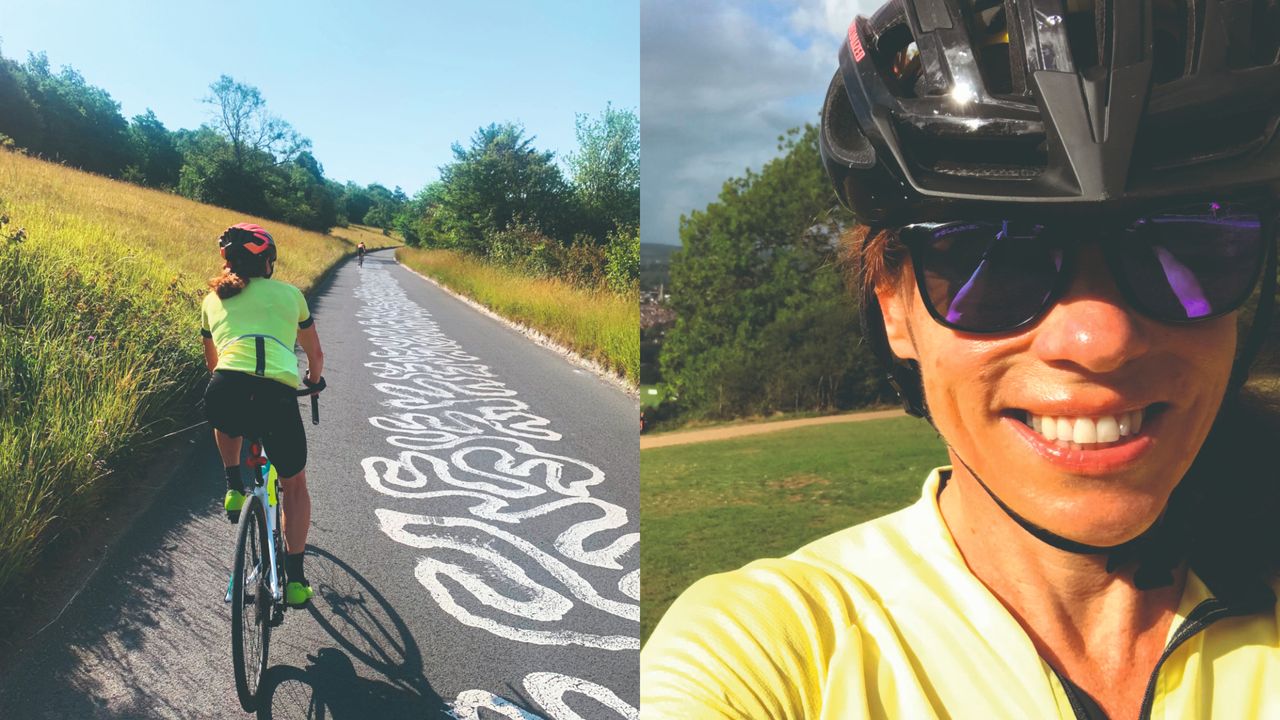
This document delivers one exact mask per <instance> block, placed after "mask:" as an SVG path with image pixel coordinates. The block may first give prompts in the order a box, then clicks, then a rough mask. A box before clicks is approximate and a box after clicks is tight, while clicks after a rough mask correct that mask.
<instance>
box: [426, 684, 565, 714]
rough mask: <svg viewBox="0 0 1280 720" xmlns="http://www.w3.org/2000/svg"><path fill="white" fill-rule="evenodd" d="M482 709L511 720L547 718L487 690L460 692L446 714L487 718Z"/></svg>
mask: <svg viewBox="0 0 1280 720" xmlns="http://www.w3.org/2000/svg"><path fill="white" fill-rule="evenodd" d="M481 710H489V711H491V713H497V714H499V715H501V716H502V717H504V718H510V719H511V720H547V719H546V718H543V717H540V716H538V715H534V714H533V713H531V712H529V711H527V710H524V709H522V708H520V707H519V706H517V705H516V704H514V703H512V702H511V701H510V700H506V699H503V698H500V697H498V696H497V695H494V694H493V693H491V692H488V691H485V690H466V691H463V692H461V693H459V694H458V699H457V700H454V701H453V706H452V707H451V708H449V711H448V712H447V713H445V714H446V715H448V716H449V717H451V718H455V719H456V720H485V719H484V718H481V717H480V711H481Z"/></svg>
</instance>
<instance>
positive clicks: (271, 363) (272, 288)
mask: <svg viewBox="0 0 1280 720" xmlns="http://www.w3.org/2000/svg"><path fill="white" fill-rule="evenodd" d="M311 322H312V321H311V311H310V310H309V309H308V308H307V299H306V298H305V297H304V296H303V295H302V291H301V290H299V289H298V288H296V287H294V286H292V285H290V284H289V283H286V282H281V281H279V280H272V279H270V278H261V277H258V278H252V279H251V280H249V284H248V285H246V286H245V288H244V289H243V290H241V291H240V292H239V293H237V294H235V295H233V296H231V297H229V298H227V299H226V300H223V299H222V298H220V297H218V295H217V293H209V294H208V295H206V296H205V298H204V302H203V303H202V304H201V306H200V334H201V335H203V336H204V337H207V338H212V339H213V344H214V346H216V347H217V348H218V367H217V368H215V369H216V370H236V371H238V372H243V373H249V374H251V375H258V376H259V377H266V378H270V379H272V380H276V381H279V382H282V383H284V384H285V385H288V386H289V387H291V388H293V387H298V384H299V382H300V379H299V378H298V356H297V355H296V354H295V353H294V350H293V348H294V345H295V344H296V343H297V340H298V330H299V329H300V328H306V327H309V326H310V325H311Z"/></svg>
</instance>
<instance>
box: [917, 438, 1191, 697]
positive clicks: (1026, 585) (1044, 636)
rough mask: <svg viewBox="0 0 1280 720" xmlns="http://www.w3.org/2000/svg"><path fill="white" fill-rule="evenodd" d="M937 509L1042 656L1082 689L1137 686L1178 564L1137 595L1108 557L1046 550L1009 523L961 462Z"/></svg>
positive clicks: (1173, 594) (1162, 632)
mask: <svg viewBox="0 0 1280 720" xmlns="http://www.w3.org/2000/svg"><path fill="white" fill-rule="evenodd" d="M954 467H955V471H954V472H953V474H952V476H951V478H950V480H949V481H948V482H947V484H946V486H945V488H944V490H943V492H942V495H941V497H940V499H939V505H940V507H941V510H942V516H943V519H944V520H945V521H946V524H947V527H948V528H949V530H950V531H951V536H952V537H953V538H954V540H955V543H956V546H957V547H958V548H959V550H960V554H961V555H962V556H963V557H964V560H965V563H966V564H967V565H968V566H969V569H970V570H971V571H972V572H973V574H974V575H975V576H976V577H977V578H978V579H979V580H980V581H981V582H982V583H983V584H984V585H986V586H987V588H988V589H989V590H990V591H991V592H992V594H994V595H995V596H996V598H998V599H999V600H1000V602H1001V603H1003V604H1004V606H1005V607H1006V608H1008V610H1009V612H1010V613H1011V614H1012V615H1013V617H1014V618H1015V619H1016V620H1017V621H1018V622H1019V624H1021V625H1022V627H1023V629H1024V630H1025V631H1026V632H1027V635H1028V636H1029V637H1030V638H1031V641H1032V642H1033V643H1034V645H1035V646H1036V649H1037V650H1038V651H1039V653H1040V656H1041V657H1042V658H1044V659H1045V660H1046V661H1048V662H1049V663H1050V664H1051V665H1052V666H1053V667H1054V668H1055V669H1056V670H1058V671H1059V672H1062V673H1064V674H1066V675H1067V676H1068V677H1070V678H1071V679H1072V680H1073V681H1075V682H1077V683H1078V684H1080V685H1081V686H1083V687H1085V688H1086V690H1089V689H1091V688H1090V686H1091V685H1093V686H1095V687H1096V686H1097V685H1096V684H1095V683H1096V682H1098V681H1099V680H1100V678H1098V679H1097V680H1095V679H1094V678H1092V677H1091V676H1092V675H1094V674H1096V673H1098V672H1101V671H1105V672H1107V673H1126V672H1127V673H1131V674H1132V675H1133V678H1132V680H1133V683H1134V685H1135V686H1136V685H1140V684H1141V682H1140V681H1142V680H1143V679H1144V678H1145V676H1146V674H1148V673H1149V672H1150V671H1151V669H1152V667H1154V664H1155V662H1156V659H1157V658H1158V656H1159V654H1160V652H1161V651H1162V650H1163V648H1164V642H1165V638H1166V636H1167V634H1168V630H1169V626H1170V624H1171V623H1172V621H1173V617H1174V613H1175V611H1176V610H1177V607H1178V602H1179V600H1180V599H1181V597H1182V589H1183V586H1184V585H1185V583H1186V571H1185V568H1183V567H1179V568H1178V569H1176V570H1175V571H1174V582H1173V583H1172V584H1171V585H1168V586H1165V587H1160V588H1155V589H1150V590H1139V589H1138V588H1137V587H1136V586H1135V585H1134V582H1133V570H1132V568H1125V569H1121V570H1118V571H1117V572H1114V573H1112V572H1108V571H1107V559H1106V555H1084V554H1077V553H1071V552H1067V551H1064V550H1059V549H1058V548H1055V547H1052V546H1050V545H1048V544H1046V543H1044V542H1043V541H1041V540H1039V539H1037V538H1036V537H1034V536H1033V535H1031V534H1030V533H1029V532H1027V531H1026V530H1025V529H1024V528H1022V527H1021V526H1020V525H1018V524H1017V523H1016V522H1015V521H1014V520H1013V519H1012V518H1010V517H1009V516H1008V515H1007V514H1006V513H1005V512H1004V511H1003V510H1001V509H1000V507H999V506H998V505H996V504H995V502H994V501H993V500H992V498H991V497H990V496H989V495H988V494H987V493H986V491H985V490H983V488H982V487H981V486H980V485H979V484H978V483H977V481H976V480H975V479H974V478H973V477H972V476H971V475H969V473H967V472H966V471H965V469H964V466H963V465H961V464H959V463H957V464H955V465H954ZM1113 677H1114V675H1113Z"/></svg>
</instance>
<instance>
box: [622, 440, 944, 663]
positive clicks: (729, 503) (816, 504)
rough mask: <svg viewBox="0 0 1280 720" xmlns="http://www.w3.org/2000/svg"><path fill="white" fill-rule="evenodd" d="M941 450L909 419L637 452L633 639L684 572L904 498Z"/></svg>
mask: <svg viewBox="0 0 1280 720" xmlns="http://www.w3.org/2000/svg"><path fill="white" fill-rule="evenodd" d="M946 458H947V456H946V451H945V450H944V448H943V446H942V442H941V440H939V439H938V437H937V435H936V434H935V433H934V431H933V429H932V428H931V427H929V425H928V424H927V423H925V422H924V421H922V420H919V419H916V418H909V417H903V418H893V419H889V420H869V421H866V422H857V423H844V424H836V425H822V426H818V427H810V428H800V429H796V430H782V431H778V432H775V433H770V434H767V435H756V436H752V437H744V438H741V439H736V440H720V441H716V442H708V443H698V444H692V445H681V446H676V447H666V448H655V449H651V450H643V451H641V453H640V537H641V538H642V541H641V543H640V568H641V572H640V576H641V577H642V578H643V580H642V583H641V603H640V632H641V641H642V642H643V641H644V640H646V639H648V637H649V633H650V632H652V631H653V627H654V626H655V625H656V624H657V622H658V620H659V619H661V617H662V614H663V613H664V612H666V610H667V607H668V606H669V605H670V604H671V602H672V601H673V600H675V598H676V596H678V595H679V594H680V593H681V592H682V591H683V590H684V589H685V588H686V587H688V586H689V585H690V584H691V583H693V581H695V580H697V579H698V578H700V577H702V576H704V575H708V574H711V573H715V572H722V571H725V570H732V569H734V568H738V567H741V566H742V565H744V564H746V563H747V562H750V561H751V560H754V559H756V558H759V557H776V556H781V555H786V554H788V553H790V552H791V551H793V550H795V549H797V548H799V547H800V546H802V545H804V544H805V543H808V542H809V541H811V540H816V539H817V538H820V537H822V536H824V535H827V534H829V533H832V532H835V531H836V530H839V529H841V528H845V527H848V526H850V525H855V524H857V523H860V522H863V521H865V520H870V519H872V518H875V517H879V516H881V515H884V514H886V513H889V512H892V511H894V510H897V509H899V508H902V507H905V506H907V505H909V504H911V503H912V502H915V500H916V499H917V498H919V496H920V486H921V484H922V483H923V482H924V478H925V475H926V474H927V473H928V471H929V470H930V469H932V468H934V467H936V466H938V465H944V464H946V462H947V459H946Z"/></svg>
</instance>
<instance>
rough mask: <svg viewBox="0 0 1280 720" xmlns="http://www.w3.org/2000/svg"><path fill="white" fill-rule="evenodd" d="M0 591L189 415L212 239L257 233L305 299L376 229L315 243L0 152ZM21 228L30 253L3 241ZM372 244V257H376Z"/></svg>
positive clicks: (279, 228) (226, 213) (379, 241)
mask: <svg viewBox="0 0 1280 720" xmlns="http://www.w3.org/2000/svg"><path fill="white" fill-rule="evenodd" d="M0 215H7V216H8V217H9V223H8V224H7V225H4V226H3V227H2V228H0V507H2V508H4V513H5V520H4V522H2V523H0V588H3V587H5V586H6V585H8V584H9V583H10V582H11V581H12V580H13V579H14V578H15V577H17V576H18V575H19V574H21V573H22V572H23V571H24V570H26V569H27V568H29V567H30V565H31V563H32V562H33V560H34V558H35V557H36V555H37V553H38V550H39V548H40V547H41V546H42V544H43V543H44V542H46V541H47V540H48V539H49V536H50V533H51V532H53V531H55V530H58V529H63V528H72V527H75V526H76V524H77V523H82V522H86V521H88V520H89V519H90V518H92V517H93V516H94V512H93V511H94V508H95V507H96V505H97V504H98V502H99V500H100V498H101V495H102V493H103V492H104V491H106V490H107V489H108V488H109V487H110V485H109V483H110V482H111V478H113V474H114V473H115V471H116V470H117V469H119V468H121V467H123V466H124V464H125V460H124V458H125V456H126V455H128V454H129V453H130V452H131V451H132V450H133V449H135V448H137V447H138V446H140V445H143V444H145V443H146V442H147V441H148V440H149V439H151V438H155V437H157V436H158V435H160V434H161V433H162V432H164V431H165V430H168V429H171V428H172V427H174V425H173V421H174V420H175V419H177V418H180V417H183V416H188V415H189V414H190V409H191V407H190V404H191V402H192V401H193V399H194V398H193V395H192V392H193V391H198V390H199V389H200V385H201V384H202V379H203V377H204V375H205V369H204V364H203V360H202V356H201V352H200V342H199V335H198V324H199V318H198V311H197V308H198V304H199V301H200V298H202V297H203V295H204V294H205V292H206V289H205V288H206V285H205V283H206V281H207V279H208V278H210V277H212V276H213V275H215V274H217V272H218V271H219V270H220V266H221V261H220V259H219V257H218V253H217V245H216V238H217V236H218V234H219V233H220V232H221V231H222V230H223V229H224V228H226V227H227V226H229V225H231V224H233V223H236V222H242V221H256V222H259V223H260V224H262V225H263V226H264V227H266V228H268V229H269V230H270V231H271V233H272V235H273V236H274V237H275V239H276V241H277V242H278V243H279V246H280V252H279V255H280V260H279V265H278V270H277V273H276V277H278V278H280V279H282V280H285V281H286V282H290V283H293V284H294V285H297V286H298V287H300V288H302V289H303V290H304V291H309V290H311V289H312V288H313V286H314V285H315V283H316V282H317V281H318V280H319V278H320V277H321V276H322V275H323V273H324V271H325V270H326V269H328V268H329V267H330V266H332V265H333V264H334V263H336V262H337V261H339V260H340V259H342V258H343V257H345V256H347V255H350V254H351V253H352V252H353V251H354V247H355V243H356V242H358V241H359V239H361V238H363V239H365V242H366V243H367V244H369V246H370V247H378V246H387V245H395V244H398V241H396V240H395V239H394V238H388V237H385V236H383V235H382V234H381V232H380V231H372V230H368V229H362V228H348V229H342V230H339V232H340V233H341V236H331V235H325V234H321V233H315V232H308V231H304V230H300V229H298V228H294V227H290V226H287V225H283V224H281V223H278V222H273V221H270V220H265V219H261V218H252V217H247V216H245V215H243V214H241V213H238V212H234V211H230V210H225V209H221V208H215V207H211V206H208V205H201V204H199V203H195V202H192V201H190V200H186V199H184V198H181V197H178V196H176V195H171V194H168V193H163V192H159V191H155V190H148V189H145V188H140V187H138V186H134V185H129V184H127V183H122V182H117V181H114V180H110V179H107V178H103V177H100V176H96V175H91V174H89V173H84V172H80V171H76V170H70V169H67V168H64V167H62V166H59V165H55V164H52V163H48V162H43V161H39V160H35V159H32V158H28V157H25V156H22V155H19V154H16V153H12V152H0ZM19 228H22V229H23V231H24V235H25V240H24V241H22V242H20V243H19V242H14V241H11V240H9V238H10V237H11V236H13V235H14V234H15V233H16V231H17V230H18V229H19ZM375 243H376V244H375Z"/></svg>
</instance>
